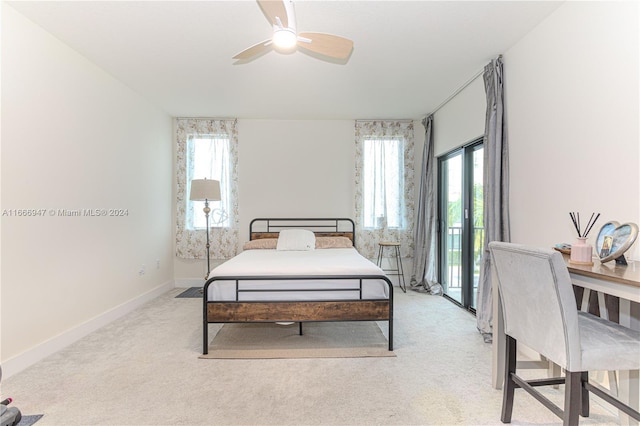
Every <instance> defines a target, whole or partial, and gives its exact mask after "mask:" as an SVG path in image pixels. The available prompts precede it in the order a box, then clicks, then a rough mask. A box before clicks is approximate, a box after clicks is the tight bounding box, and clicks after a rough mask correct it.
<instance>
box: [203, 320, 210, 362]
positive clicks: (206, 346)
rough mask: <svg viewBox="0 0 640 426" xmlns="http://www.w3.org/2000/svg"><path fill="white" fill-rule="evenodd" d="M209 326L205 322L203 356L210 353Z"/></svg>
mask: <svg viewBox="0 0 640 426" xmlns="http://www.w3.org/2000/svg"><path fill="white" fill-rule="evenodd" d="M208 340H209V324H207V322H206V321H205V322H204V327H203V329H202V355H206V354H208V353H209V342H208Z"/></svg>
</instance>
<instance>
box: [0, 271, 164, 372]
mask: <svg viewBox="0 0 640 426" xmlns="http://www.w3.org/2000/svg"><path fill="white" fill-rule="evenodd" d="M175 287H176V285H175V283H174V281H173V280H171V281H167V282H166V283H164V284H162V285H160V286H158V287H156V288H154V289H153V290H150V291H148V292H147V293H144V294H142V295H140V296H138V297H136V298H134V299H132V300H129V301H128V302H125V303H123V304H121V305H119V306H116V307H115V308H113V309H111V310H109V311H107V312H105V313H103V314H101V315H98V316H97V317H95V318H92V319H90V320H88V321H86V322H84V323H82V324H80V325H78V326H76V327H74V328H72V329H70V330H67V331H65V332H64V333H62V334H59V335H57V336H55V337H52V338H51V339H49V340H46V341H45V342H43V343H41V344H39V345H37V346H35V347H34V348H32V349H29V350H27V351H25V352H22V353H21V354H19V355H16V356H14V357H13V358H10V359H8V360H6V361H3V362H2V377H3V378H5V379H6V378H8V377H11V376H12V375H14V374H17V373H19V372H21V371H22V370H24V369H26V368H28V367H30V366H32V365H33V364H35V363H36V362H38V361H40V360H42V359H44V358H46V357H48V356H49V355H52V354H54V353H56V352H58V351H59V350H61V349H64V348H65V347H67V346H69V345H70V344H72V343H74V342H76V341H78V340H80V339H81V338H83V337H85V336H86V335H88V334H90V333H92V332H94V331H96V330H98V329H99V328H101V327H104V326H105V325H107V324H109V323H110V322H112V321H115V320H116V319H118V318H120V317H122V316H124V315H126V314H128V313H129V312H132V311H133V310H135V309H137V308H139V307H140V306H142V305H144V304H145V303H147V302H149V301H151V300H153V299H155V298H156V297H158V296H160V295H161V294H163V293H165V292H167V291H169V290H171V289H172V288H175Z"/></svg>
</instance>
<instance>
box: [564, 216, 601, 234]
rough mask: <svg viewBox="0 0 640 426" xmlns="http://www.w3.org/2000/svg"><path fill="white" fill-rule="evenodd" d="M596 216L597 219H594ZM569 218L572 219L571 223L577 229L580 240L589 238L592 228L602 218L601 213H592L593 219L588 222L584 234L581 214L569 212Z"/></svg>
mask: <svg viewBox="0 0 640 426" xmlns="http://www.w3.org/2000/svg"><path fill="white" fill-rule="evenodd" d="M594 215H595V219H594ZM569 217H571V222H573V226H574V228H576V232H577V233H578V238H587V235H589V232H590V231H591V228H593V225H595V224H596V222H597V221H598V218H599V217H600V213H598V214H597V215H596V213H595V212H594V213H591V217H590V218H589V221H588V222H587V225H586V226H585V227H584V232H582V227H581V226H580V213H579V212H569Z"/></svg>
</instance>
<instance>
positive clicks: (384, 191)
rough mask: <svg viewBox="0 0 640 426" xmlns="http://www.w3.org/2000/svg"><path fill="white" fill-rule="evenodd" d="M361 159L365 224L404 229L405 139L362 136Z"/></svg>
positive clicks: (367, 226) (369, 226)
mask: <svg viewBox="0 0 640 426" xmlns="http://www.w3.org/2000/svg"><path fill="white" fill-rule="evenodd" d="M363 159H364V164H363V175H364V176H363V185H364V188H363V197H364V200H363V222H364V223H363V225H364V227H365V228H384V227H387V228H396V229H403V228H404V227H405V225H406V224H405V221H404V139H403V138H402V137H386V138H380V137H365V138H364V144H363Z"/></svg>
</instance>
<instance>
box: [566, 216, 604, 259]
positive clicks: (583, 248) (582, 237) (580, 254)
mask: <svg viewBox="0 0 640 426" xmlns="http://www.w3.org/2000/svg"><path fill="white" fill-rule="evenodd" d="M569 216H570V217H571V221H572V222H573V226H574V227H575V228H576V231H577V232H578V240H577V241H576V243H575V244H573V245H572V246H571V251H570V253H571V257H570V258H569V262H571V263H574V264H576V265H593V261H592V260H591V258H592V256H593V248H592V247H591V245H590V244H588V243H587V235H589V232H590V231H591V228H593V225H594V224H595V223H596V221H597V220H598V218H599V217H600V213H598V215H597V216H596V215H595V213H591V217H590V218H589V221H588V222H587V225H586V226H585V227H584V231H582V229H581V226H580V213H578V212H569ZM594 216H595V219H594Z"/></svg>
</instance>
